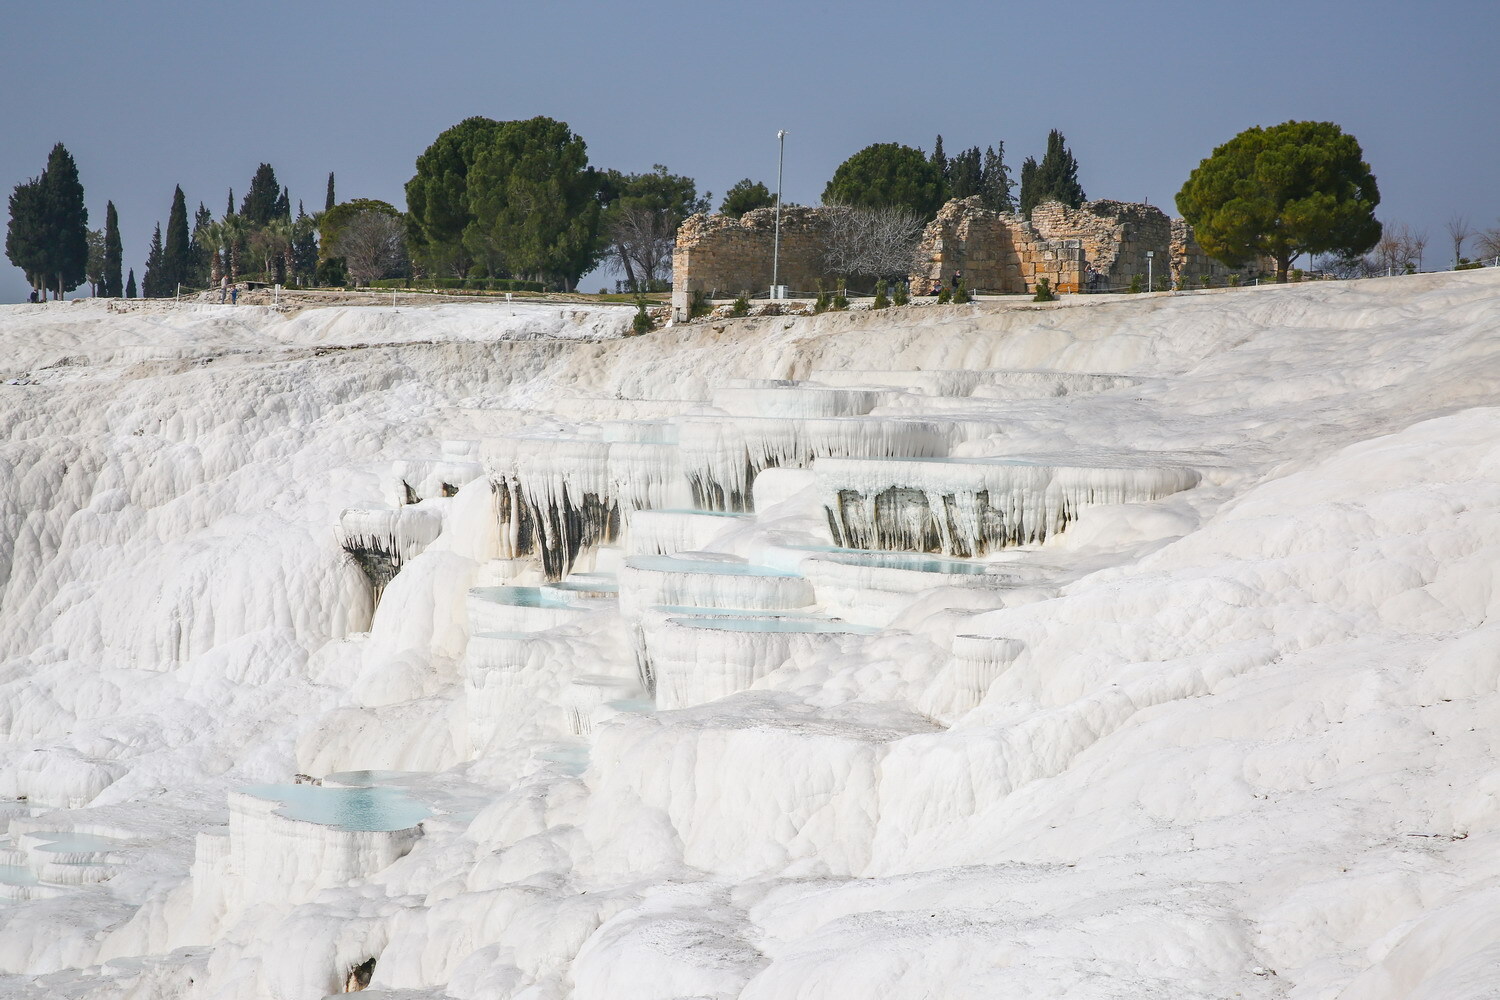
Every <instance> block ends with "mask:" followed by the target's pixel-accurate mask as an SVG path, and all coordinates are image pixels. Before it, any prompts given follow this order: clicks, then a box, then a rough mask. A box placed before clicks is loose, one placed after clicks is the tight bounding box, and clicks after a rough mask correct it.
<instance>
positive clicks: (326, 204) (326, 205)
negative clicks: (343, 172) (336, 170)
mask: <svg viewBox="0 0 1500 1000" xmlns="http://www.w3.org/2000/svg"><path fill="white" fill-rule="evenodd" d="M337 204H338V202H336V201H334V200H333V171H332V170H330V171H328V194H327V196H326V197H325V198H324V199H323V211H325V212H326V211H328V210H329V209H330V208H332V207H333V206H334V205H337ZM297 211H298V212H301V211H302V204H301V202H298V203H297Z"/></svg>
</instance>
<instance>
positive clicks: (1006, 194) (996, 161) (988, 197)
mask: <svg viewBox="0 0 1500 1000" xmlns="http://www.w3.org/2000/svg"><path fill="white" fill-rule="evenodd" d="M999 146H1000V148H999V149H998V150H997V149H995V147H993V146H991V147H989V148H987V149H986V150H985V151H984V166H982V167H981V168H980V171H979V174H980V176H979V188H980V195H981V196H982V197H983V198H984V207H985V208H992V209H994V210H995V211H997V212H1009V211H1011V210H1012V209H1014V208H1015V207H1016V206H1015V202H1013V201H1012V200H1011V197H1010V189H1011V187H1012V186H1013V185H1012V184H1011V179H1010V168H1009V167H1007V166H1006V165H1005V143H1004V142H1001V143H1000V144H999Z"/></svg>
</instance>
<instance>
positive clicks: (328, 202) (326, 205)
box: [323, 170, 338, 212]
mask: <svg viewBox="0 0 1500 1000" xmlns="http://www.w3.org/2000/svg"><path fill="white" fill-rule="evenodd" d="M337 204H338V202H336V201H334V200H333V171H332V170H330V171H328V197H326V198H324V199H323V211H325V212H326V211H328V210H329V209H330V208H332V207H333V206H334V205H337Z"/></svg>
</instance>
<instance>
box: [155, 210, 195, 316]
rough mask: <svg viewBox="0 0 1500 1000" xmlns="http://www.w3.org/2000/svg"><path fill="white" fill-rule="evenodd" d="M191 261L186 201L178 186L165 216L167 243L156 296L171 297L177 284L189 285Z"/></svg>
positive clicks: (162, 258)
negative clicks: (169, 210)
mask: <svg viewBox="0 0 1500 1000" xmlns="http://www.w3.org/2000/svg"><path fill="white" fill-rule="evenodd" d="M192 261H193V258H192V247H191V245H190V240H189V237H188V221H187V199H186V198H185V197H183V194H182V186H181V185H178V186H177V189H176V190H175V191H173V192H172V211H171V213H170V214H169V215H168V216H167V242H166V245H165V246H164V247H163V248H162V255H161V274H160V276H159V277H158V278H157V282H158V284H157V290H158V294H161V295H172V294H174V293H175V292H176V291H177V286H178V285H179V284H183V285H187V284H191V283H192V281H191V272H192ZM148 273H149V272H148Z"/></svg>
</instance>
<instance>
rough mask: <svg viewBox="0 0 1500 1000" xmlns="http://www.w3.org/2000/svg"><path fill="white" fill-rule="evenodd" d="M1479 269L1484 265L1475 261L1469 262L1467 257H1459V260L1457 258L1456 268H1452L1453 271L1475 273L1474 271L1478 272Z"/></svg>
mask: <svg viewBox="0 0 1500 1000" xmlns="http://www.w3.org/2000/svg"><path fill="white" fill-rule="evenodd" d="M1481 267H1484V265H1483V264H1481V263H1480V262H1479V261H1477V260H1470V259H1469V258H1467V257H1460V258H1458V264H1457V266H1455V267H1454V268H1453V270H1455V271H1476V270H1478V269H1479V268H1481Z"/></svg>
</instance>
